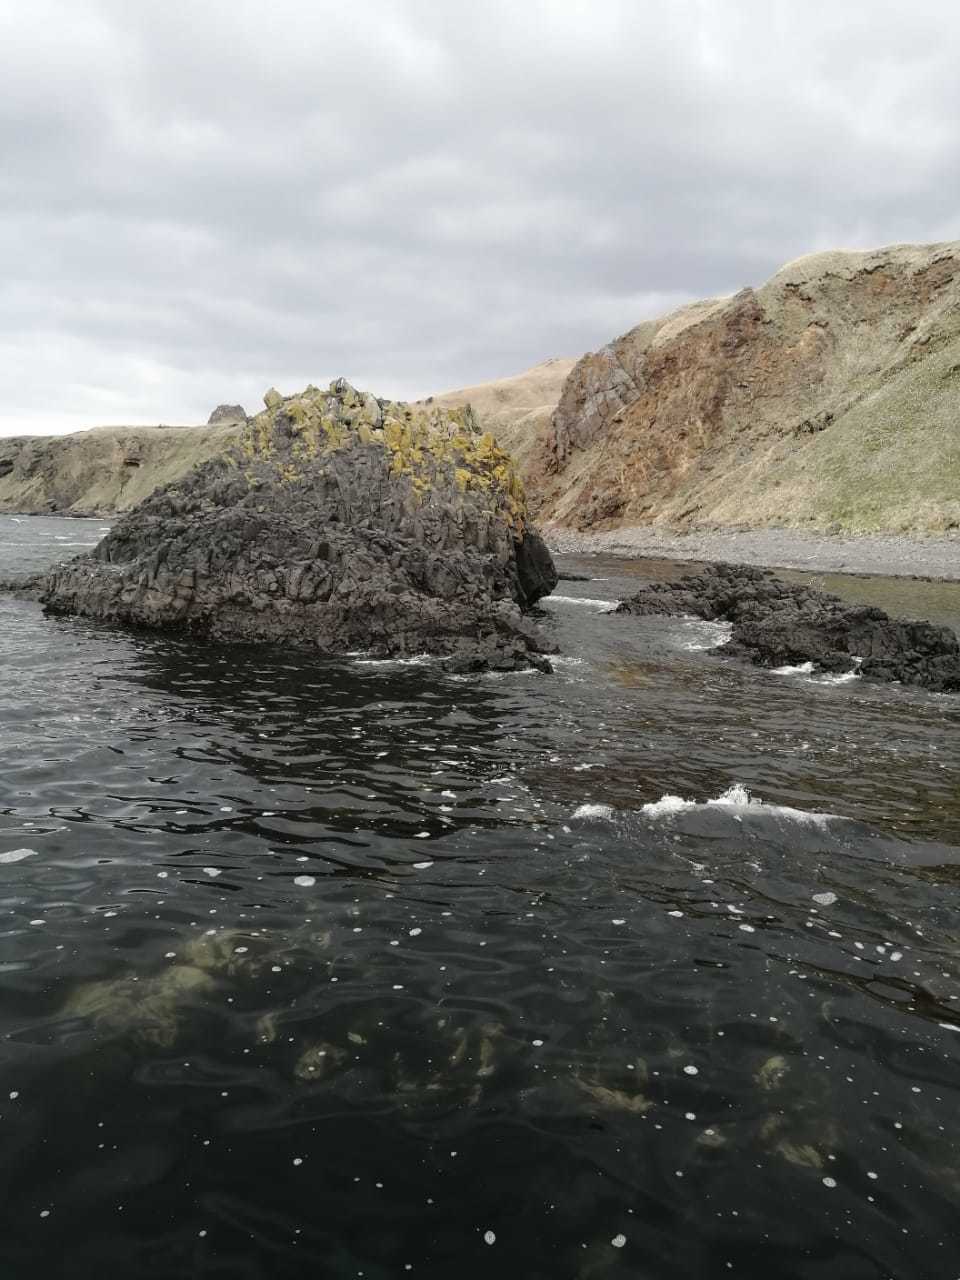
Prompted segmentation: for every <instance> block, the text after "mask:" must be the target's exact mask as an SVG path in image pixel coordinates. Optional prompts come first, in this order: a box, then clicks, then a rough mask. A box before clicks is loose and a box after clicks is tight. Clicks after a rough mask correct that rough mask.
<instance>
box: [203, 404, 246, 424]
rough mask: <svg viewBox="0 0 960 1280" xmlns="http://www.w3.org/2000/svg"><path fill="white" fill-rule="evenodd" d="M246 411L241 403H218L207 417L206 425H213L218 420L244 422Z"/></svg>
mask: <svg viewBox="0 0 960 1280" xmlns="http://www.w3.org/2000/svg"><path fill="white" fill-rule="evenodd" d="M246 420H247V411H246V409H244V407H243V405H242V404H218V405H217V407H216V408H215V409H214V411H213V413H211V415H210V417H209V418H208V419H207V426H208V427H213V426H215V425H216V424H217V423H218V422H246Z"/></svg>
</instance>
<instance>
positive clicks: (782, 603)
mask: <svg viewBox="0 0 960 1280" xmlns="http://www.w3.org/2000/svg"><path fill="white" fill-rule="evenodd" d="M616 612H617V613H635V614H669V615H678V614H692V615H693V616H695V617H698V618H705V619H707V620H708V621H717V622H719V621H725V622H731V623H732V624H733V632H732V635H731V639H730V642H729V643H728V644H727V645H725V646H724V649H723V653H724V654H725V655H730V654H733V655H738V656H741V657H745V658H748V659H750V661H752V662H756V663H759V664H760V665H761V666H766V667H779V666H797V665H800V664H802V663H804V662H812V663H814V664H815V665H816V666H817V667H819V668H821V669H822V670H824V671H849V670H850V669H851V667H852V666H854V665H856V663H859V670H860V674H861V675H862V676H865V677H867V678H868V679H872V680H899V681H901V682H902V683H903V684H915V685H920V686H921V687H923V688H925V689H931V690H934V691H936V692H941V693H958V692H960V641H958V639H957V637H956V635H955V634H954V632H953V631H951V630H950V628H949V627H937V626H933V625H932V624H931V623H929V622H910V621H907V620H905V619H900V618H891V617H890V616H889V615H888V614H886V613H884V611H883V610H882V609H875V608H871V607H868V606H863V605H848V604H845V603H844V601H842V600H840V599H839V598H838V597H837V596H832V595H827V594H826V593H824V592H822V591H814V590H813V589H811V588H810V587H804V586H796V585H794V584H792V583H789V582H784V581H783V580H782V579H780V578H777V577H775V576H774V574H772V573H768V572H767V571H766V570H763V569H753V568H750V567H749V566H747V565H731V564H716V565H710V566H708V567H707V568H705V569H704V570H702V572H700V573H697V574H692V575H690V576H688V577H685V578H681V579H680V580H679V581H678V582H667V583H656V584H653V585H651V586H648V587H644V588H643V589H642V590H641V591H639V592H638V593H637V594H636V595H635V596H632V597H631V598H630V599H628V600H624V601H622V602H621V603H620V605H619V607H618V608H617V610H616ZM854 660H856V663H855V661H854Z"/></svg>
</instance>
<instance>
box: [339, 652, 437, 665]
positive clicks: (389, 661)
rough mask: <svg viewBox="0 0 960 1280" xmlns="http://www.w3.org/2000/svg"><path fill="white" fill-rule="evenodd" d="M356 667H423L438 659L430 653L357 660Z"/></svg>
mask: <svg viewBox="0 0 960 1280" xmlns="http://www.w3.org/2000/svg"><path fill="white" fill-rule="evenodd" d="M356 661H357V666H358V667H425V666H427V665H428V664H429V663H431V662H436V661H438V659H437V658H436V657H435V656H434V655H433V654H431V653H415V654H414V655H413V656H412V657H410V658H357V660H356Z"/></svg>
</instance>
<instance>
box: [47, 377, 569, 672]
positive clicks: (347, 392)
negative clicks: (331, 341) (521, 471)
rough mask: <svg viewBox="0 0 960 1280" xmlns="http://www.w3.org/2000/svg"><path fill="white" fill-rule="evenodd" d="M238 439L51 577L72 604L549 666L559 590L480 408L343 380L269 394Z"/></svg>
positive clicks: (222, 635) (158, 620) (277, 639)
mask: <svg viewBox="0 0 960 1280" xmlns="http://www.w3.org/2000/svg"><path fill="white" fill-rule="evenodd" d="M265 401H266V402H267V403H268V407H267V408H266V409H265V410H264V411H263V412H262V413H260V414H259V415H258V416H257V417H255V418H253V419H251V420H249V421H248V422H247V423H246V425H245V427H244V429H243V432H242V434H241V436H240V439H239V443H238V444H236V445H230V446H228V447H227V448H226V449H225V451H224V452H223V453H222V454H220V455H218V456H216V457H214V458H212V459H211V460H209V461H207V462H205V463H204V464H203V465H201V466H200V467H198V468H196V469H195V470H193V471H192V472H191V473H189V474H188V475H187V476H185V477H184V478H183V479H181V480H179V481H177V482H175V483H173V484H170V485H167V486H165V487H164V488H161V489H158V490H156V491H155V492H154V493H153V494H151V496H150V497H149V498H147V499H146V500H145V501H144V502H142V503H141V504H140V505H139V506H138V507H136V508H134V509H133V510H132V511H130V512H129V513H127V514H126V515H125V516H123V517H122V518H121V519H120V520H118V521H117V523H116V524H115V525H114V526H113V528H112V530H111V531H110V533H109V534H107V536H106V537H105V538H104V539H103V541H102V542H100V543H99V544H98V545H97V547H96V548H95V549H94V550H93V551H92V552H90V553H89V554H87V555H83V556H78V557H77V558H76V559H74V560H72V561H69V562H68V563H66V564H64V565H61V566H59V567H57V568H56V569H54V570H53V571H51V572H50V573H49V574H48V575H46V577H45V578H44V579H43V580H42V584H41V598H42V600H43V602H44V603H45V605H46V607H47V608H48V609H49V610H50V611H52V612H57V613H73V614H80V615H83V616H85V617H92V618H99V619H102V620H105V621H109V622H116V623H121V624H126V625H130V626H138V627H151V628H169V629H176V630H179V631H185V632H189V633H191V634H194V635H197V636H205V637H210V638H211V639H215V640H221V641H243V642H252V643H269V642H274V643H282V644H287V645H292V646H297V647H309V648H312V649H314V650H319V651H321V652H324V653H344V652H349V651H352V650H360V649H362V650H366V651H371V652H373V653H374V654H377V655H380V656H399V655H403V654H414V653H421V652H430V653H436V654H441V655H445V656H448V657H449V658H450V659H451V660H453V661H454V662H455V663H456V664H458V665H461V666H464V665H465V667H466V668H472V667H475V666H479V667H491V666H493V667H496V668H498V669H500V668H503V667H504V666H506V667H507V668H509V667H516V666H524V665H531V664H532V665H535V666H538V667H542V666H543V665H544V661H543V660H542V659H541V658H540V657H539V656H538V655H540V654H541V653H542V652H543V651H545V650H547V649H548V648H549V645H548V643H547V641H546V639H545V637H543V636H542V635H541V634H540V633H539V632H538V630H537V629H536V627H535V625H534V624H533V623H532V622H531V621H530V620H529V619H528V618H526V617H525V616H524V612H523V611H524V610H526V609H527V608H529V606H531V605H533V604H534V603H535V602H536V601H537V600H538V599H539V598H540V597H541V596H543V595H546V594H548V593H549V592H550V591H552V590H553V588H554V586H555V585H556V581H557V575H556V570H555V569H554V566H553V561H552V560H551V558H550V553H549V552H548V551H547V549H546V547H545V545H544V543H543V542H542V540H541V539H540V537H539V535H538V534H537V532H536V531H535V530H534V529H533V528H531V527H530V525H529V524H528V522H527V515H526V503H525V498H524V492H523V486H522V484H521V482H520V480H519V478H518V476H517V474H516V471H515V469H514V467H513V464H512V463H511V461H510V459H509V457H508V456H507V455H506V454H504V453H503V452H502V451H501V450H500V449H499V448H498V446H497V445H496V443H495V441H494V440H493V438H492V437H491V436H490V435H487V434H485V433H483V432H481V431H480V430H479V428H478V427H477V424H476V421H475V419H474V417H473V414H472V411H471V410H470V409H469V408H464V409H455V410H448V409H440V408H436V407H425V408H419V409H414V408H412V407H411V406H409V405H405V404H402V403H395V402H393V401H389V400H381V399H377V398H376V397H375V396H371V395H365V394H363V393H361V392H358V391H356V390H355V389H354V388H353V387H351V386H350V384H349V383H347V382H346V381H345V380H343V379H338V380H337V381H335V382H333V383H331V384H330V387H329V388H328V389H327V390H323V391H321V390H319V389H318V388H316V387H308V388H307V389H306V390H305V391H304V392H302V393H300V394H299V395H294V396H287V397H280V396H279V393H273V392H268V393H267V396H266V397H265Z"/></svg>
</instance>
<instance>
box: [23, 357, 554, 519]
mask: <svg viewBox="0 0 960 1280" xmlns="http://www.w3.org/2000/svg"><path fill="white" fill-rule="evenodd" d="M574 363H575V362H574V361H573V360H562V359H551V360H545V361H544V362H543V363H542V364H539V365H536V366H535V367H534V368H532V369H528V370H526V372H524V373H518V374H515V375H513V376H512V377H508V378H501V379H499V380H498V381H496V382H485V383H480V384H478V385H477V386H473V387H465V388H464V389H462V390H459V391H448V392H445V393H444V394H442V395H438V396H435V397H434V396H432V397H431V398H430V399H429V400H423V401H417V402H416V405H415V406H414V407H416V408H422V409H430V408H434V409H436V408H443V409H462V408H465V407H466V406H467V405H468V404H469V405H471V406H472V408H473V410H474V413H475V415H476V417H477V419H478V420H479V423H480V426H481V427H482V429H483V430H484V431H489V432H490V433H491V434H492V435H493V436H495V437H496V439H497V443H498V444H499V445H500V446H501V447H502V448H503V449H505V450H506V451H507V452H508V453H509V454H510V455H511V457H513V458H514V459H515V460H516V461H517V462H518V463H519V465H520V468H521V473H522V472H523V471H524V468H525V465H526V464H525V458H526V456H527V454H528V453H530V452H531V451H536V450H537V449H538V448H539V446H538V444H537V440H538V431H540V430H543V429H545V428H546V427H547V426H549V423H550V418H551V415H552V413H553V411H554V409H555V408H556V407H557V401H558V400H559V399H560V391H561V389H562V387H563V383H564V379H565V378H566V376H567V374H568V373H569V372H570V370H571V369H572V368H573V365H574ZM245 421H246V413H245V411H244V408H243V406H242V405H239V404H222V405H218V406H217V408H216V409H214V411H213V413H211V415H210V418H209V421H208V422H207V424H206V426H194V427H164V428H163V429H162V430H160V429H158V428H157V427H94V428H92V429H90V430H88V431H76V432H73V433H71V434H70V435H63V436H16V437H12V438H7V439H0V512H5V511H12V512H14V513H15V514H18V515H21V514H36V515H46V514H59V515H97V516H107V517H109V516H113V515H115V514H116V513H117V512H118V511H129V510H131V508H133V507H135V506H136V505H137V503H139V502H142V501H143V500H144V498H146V497H148V496H149V494H151V493H152V492H153V490H154V489H157V488H159V487H160V486H161V485H165V484H172V483H173V482H174V481H176V480H179V479H180V478H181V477H182V476H185V475H186V474H187V472H188V471H191V470H192V469H193V467H195V466H197V465H198V463H200V462H205V461H206V460H207V458H212V457H213V456H214V455H215V454H218V453H221V452H222V451H223V449H224V448H225V447H227V445H228V443H229V442H230V440H231V439H238V438H239V427H241V426H242V425H243V423H244V422H245ZM130 459H136V462H137V464H138V465H136V466H131V465H130V464H129V460H130Z"/></svg>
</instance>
